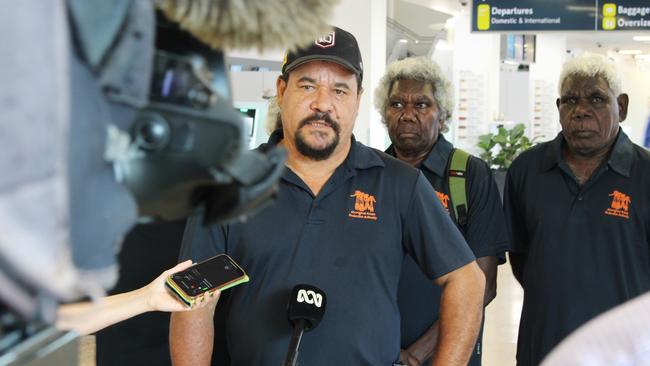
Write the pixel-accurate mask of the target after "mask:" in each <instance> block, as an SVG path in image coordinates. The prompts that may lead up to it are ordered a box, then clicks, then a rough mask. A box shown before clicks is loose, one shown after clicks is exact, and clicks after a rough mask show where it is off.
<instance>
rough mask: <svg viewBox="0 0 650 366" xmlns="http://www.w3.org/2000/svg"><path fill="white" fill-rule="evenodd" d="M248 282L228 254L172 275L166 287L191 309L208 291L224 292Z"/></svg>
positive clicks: (244, 273) (241, 270) (242, 271)
mask: <svg viewBox="0 0 650 366" xmlns="http://www.w3.org/2000/svg"><path fill="white" fill-rule="evenodd" d="M248 280H249V278H248V275H246V272H244V270H243V269H242V268H241V267H240V266H239V264H237V262H235V261H234V260H233V259H232V258H230V257H229V256H228V255H226V254H219V255H217V256H214V257H212V258H210V259H206V260H205V261H203V262H200V263H197V264H195V265H193V266H192V267H190V268H188V269H186V270H184V271H180V272H177V273H174V274H172V275H170V276H169V277H167V281H166V282H165V285H167V287H168V288H169V289H170V290H171V291H172V292H173V293H174V294H176V296H178V298H179V299H180V300H181V301H182V302H184V303H185V304H187V305H188V306H190V307H191V306H193V305H194V303H195V302H196V300H197V299H198V298H199V297H200V296H202V295H203V294H204V293H206V292H208V291H212V290H222V291H223V290H225V289H228V288H231V287H233V286H237V285H239V284H241V283H245V282H248Z"/></svg>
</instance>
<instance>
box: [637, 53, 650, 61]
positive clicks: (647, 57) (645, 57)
mask: <svg viewBox="0 0 650 366" xmlns="http://www.w3.org/2000/svg"><path fill="white" fill-rule="evenodd" d="M634 58H635V59H637V60H646V61H650V55H648V54H645V55H636V56H634Z"/></svg>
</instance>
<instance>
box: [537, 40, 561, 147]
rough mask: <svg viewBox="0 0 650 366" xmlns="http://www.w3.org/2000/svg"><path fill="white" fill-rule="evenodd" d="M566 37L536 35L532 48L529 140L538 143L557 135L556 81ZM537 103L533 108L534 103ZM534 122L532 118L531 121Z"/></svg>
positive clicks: (558, 118) (558, 128)
mask: <svg viewBox="0 0 650 366" xmlns="http://www.w3.org/2000/svg"><path fill="white" fill-rule="evenodd" d="M566 45H567V41H566V36H564V35H558V34H553V33H547V34H538V35H537V37H536V45H535V63H534V64H531V65H530V79H531V85H530V88H531V89H530V95H531V106H530V108H531V111H533V110H535V109H536V110H535V112H534V113H533V116H537V117H540V119H537V120H535V119H533V123H541V124H542V125H541V126H531V129H530V131H529V136H541V137H542V138H541V140H540V142H541V141H546V140H550V139H553V138H554V137H555V135H556V134H557V133H558V132H559V131H560V129H561V127H560V117H559V114H558V111H557V107H556V105H555V100H556V99H557V98H558V96H559V93H558V85H557V84H558V80H559V78H560V72H561V71H562V65H563V64H564V61H566V47H567V46H566ZM536 102H537V103H539V104H537V105H535V103H536ZM533 118H534V117H533Z"/></svg>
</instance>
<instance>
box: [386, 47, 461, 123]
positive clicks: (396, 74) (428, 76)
mask: <svg viewBox="0 0 650 366" xmlns="http://www.w3.org/2000/svg"><path fill="white" fill-rule="evenodd" d="M404 79H406V80H422V81H425V82H429V83H431V85H432V86H433V91H434V93H433V96H434V98H435V99H436V102H437V103H438V109H439V110H440V125H441V126H440V131H441V132H447V131H448V130H449V126H448V122H449V120H450V119H451V114H452V112H453V109H454V101H453V91H452V88H451V83H450V82H449V80H447V78H446V77H445V76H444V75H443V73H442V70H441V69H440V67H439V66H438V64H436V63H435V62H433V61H431V60H430V59H428V58H425V57H414V58H405V59H403V60H400V61H396V62H393V63H392V64H390V65H389V66H388V67H387V68H386V73H385V74H384V76H383V77H382V78H381V80H380V81H379V86H378V87H377V89H376V90H375V108H376V109H377V111H378V112H379V114H380V115H381V117H382V120H383V122H384V124H386V107H387V104H388V95H389V93H390V88H391V87H392V86H393V83H394V82H395V81H396V80H404Z"/></svg>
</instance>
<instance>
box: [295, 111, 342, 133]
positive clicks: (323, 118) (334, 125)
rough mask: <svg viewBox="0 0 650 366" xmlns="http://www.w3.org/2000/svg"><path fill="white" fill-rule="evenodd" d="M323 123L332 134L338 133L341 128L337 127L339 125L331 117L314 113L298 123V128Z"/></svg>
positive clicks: (326, 114)
mask: <svg viewBox="0 0 650 366" xmlns="http://www.w3.org/2000/svg"><path fill="white" fill-rule="evenodd" d="M320 121H322V122H325V123H327V124H328V125H329V126H330V127H332V129H333V130H334V132H336V133H339V132H340V131H341V127H340V126H339V123H338V122H336V121H335V120H334V119H333V118H332V117H330V115H329V113H314V114H312V115H311V116H308V117H306V118H305V119H303V120H302V121H300V125H299V126H298V128H303V127H304V126H306V125H307V124H309V123H310V122H320Z"/></svg>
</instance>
